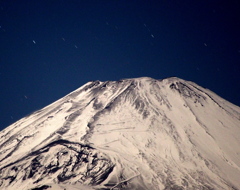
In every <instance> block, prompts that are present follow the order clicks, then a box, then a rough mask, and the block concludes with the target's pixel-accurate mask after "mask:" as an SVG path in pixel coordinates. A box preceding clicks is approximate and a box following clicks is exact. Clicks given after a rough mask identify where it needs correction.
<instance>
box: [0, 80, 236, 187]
mask: <svg viewBox="0 0 240 190" xmlns="http://www.w3.org/2000/svg"><path fill="white" fill-rule="evenodd" d="M0 189H6V190H12V189H13V190H16V189H21V190H25V189H26V190H28V189H29V190H30V189H31V190H34V189H35V190H36V189H49V190H50V189H67V190H75V189H109V190H110V189H112V190H113V189H114V190H116V189H129V190H130V189H131V190H132V189H136V190H141V189H151V190H185V189H186V190H196V189H197V190H198V189H199V190H200V189H201V190H210V189H216V190H228V189H229V190H230V189H233V190H240V108H239V107H237V106H235V105H233V104H231V103H230V102H227V101H226V100H224V99H222V98H221V97H219V96H217V95H216V94H214V93H213V92H211V91H210V90H207V89H204V88H202V87H200V86H198V85H197V84H195V83H193V82H189V81H184V80H182V79H179V78H167V79H164V80H155V79H152V78H147V77H143V78H136V79H124V80H120V81H107V82H100V81H92V82H88V83H87V84H85V85H83V86H82V87H80V88H79V89H77V90H75V91H73V92H72V93H70V94H68V95H67V96H65V97H63V98H61V99H59V100H57V101H56V102H54V103H52V104H50V105H48V106H46V107H45V108H43V109H41V110H39V111H36V112H34V113H32V114H30V115H28V116H26V117H25V118H22V119H21V120H19V121H17V122H16V123H14V124H12V125H10V126H9V127H7V128H6V129H4V130H3V131H1V132H0Z"/></svg>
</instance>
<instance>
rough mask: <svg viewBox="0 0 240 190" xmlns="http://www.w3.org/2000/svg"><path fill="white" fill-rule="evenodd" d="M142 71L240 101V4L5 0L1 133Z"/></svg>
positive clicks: (0, 25)
mask: <svg viewBox="0 0 240 190" xmlns="http://www.w3.org/2000/svg"><path fill="white" fill-rule="evenodd" d="M143 76H148V77H152V78H155V79H163V78H166V77H171V76H176V77H179V78H182V79H185V80H190V81H193V82H195V83H197V84H199V85H201V86H203V87H205V88H208V89H210V90H212V91H213V92H215V93H216V94H218V95H220V96H221V97H223V98H224V99H226V100H228V101H230V102H232V103H234V104H236V105H238V106H240V95H239V94H240V1H239V0H235V1H234V0H230V1H219V0H218V1H211V0H209V1H202V0H194V1H193V0H185V1H179V0H175V1H174V0H173V1H171V0H156V1H150V0H145V1H140V0H139V1H135V0H121V1H120V0H118V1H117V0H96V1H93V0H85V1H83V0H62V1H61V0H58V1H57V0H39V1H37V0H28V1H26V0H21V1H17V0H15V1H13V0H0V89H1V92H0V130H1V129H3V128H5V127H7V126H8V125H10V124H12V123H13V122H15V121H17V120H19V119H21V118H22V117H24V116H26V115H27V114H30V113H32V112H34V111H36V110H38V109H41V108H43V107H44V106H46V105H48V104H50V103H52V102H53V101H56V100H57V99H59V98H61V97H63V96H65V95H66V94H68V93H70V92H71V91H73V90H75V89H77V88H79V87H80V86H82V85H83V84H85V83H86V82H88V81H91V80H100V81H106V80H120V79H122V78H135V77H143Z"/></svg>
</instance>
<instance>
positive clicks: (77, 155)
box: [0, 140, 114, 189]
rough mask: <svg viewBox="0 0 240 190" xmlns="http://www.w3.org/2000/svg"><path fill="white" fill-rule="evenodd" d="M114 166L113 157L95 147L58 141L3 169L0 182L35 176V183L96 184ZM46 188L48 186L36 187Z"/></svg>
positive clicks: (0, 170)
mask: <svg viewBox="0 0 240 190" xmlns="http://www.w3.org/2000/svg"><path fill="white" fill-rule="evenodd" d="M12 165H14V166H13V167H11V166H12ZM113 168H114V164H113V163H112V162H111V160H109V159H108V157H107V156H106V155H104V154H103V153H101V152H99V151H97V150H96V149H94V148H93V147H91V146H89V145H82V144H79V143H72V142H69V141H66V140H58V141H55V142H52V143H50V144H49V145H47V146H45V147H44V148H42V149H40V150H37V151H34V152H32V153H31V154H30V155H28V156H26V157H24V158H22V159H21V160H18V161H16V162H14V163H11V164H9V165H8V166H5V167H4V168H1V169H0V173H1V176H2V177H1V183H0V184H11V183H14V179H16V178H18V179H19V180H21V181H24V180H27V179H32V180H33V183H39V182H41V181H42V180H43V179H44V178H51V179H52V180H57V181H58V182H59V183H61V182H65V181H68V180H70V179H71V180H76V181H78V182H81V183H85V182H86V181H88V184H90V185H93V186H95V185H98V184H100V183H101V182H102V181H104V180H105V179H106V178H107V177H108V175H109V174H110V173H111V172H112V170H113ZM23 171H24V175H23V173H22V172H23ZM22 175H23V176H22ZM44 188H45V189H46V186H42V187H39V188H36V189H44Z"/></svg>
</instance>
